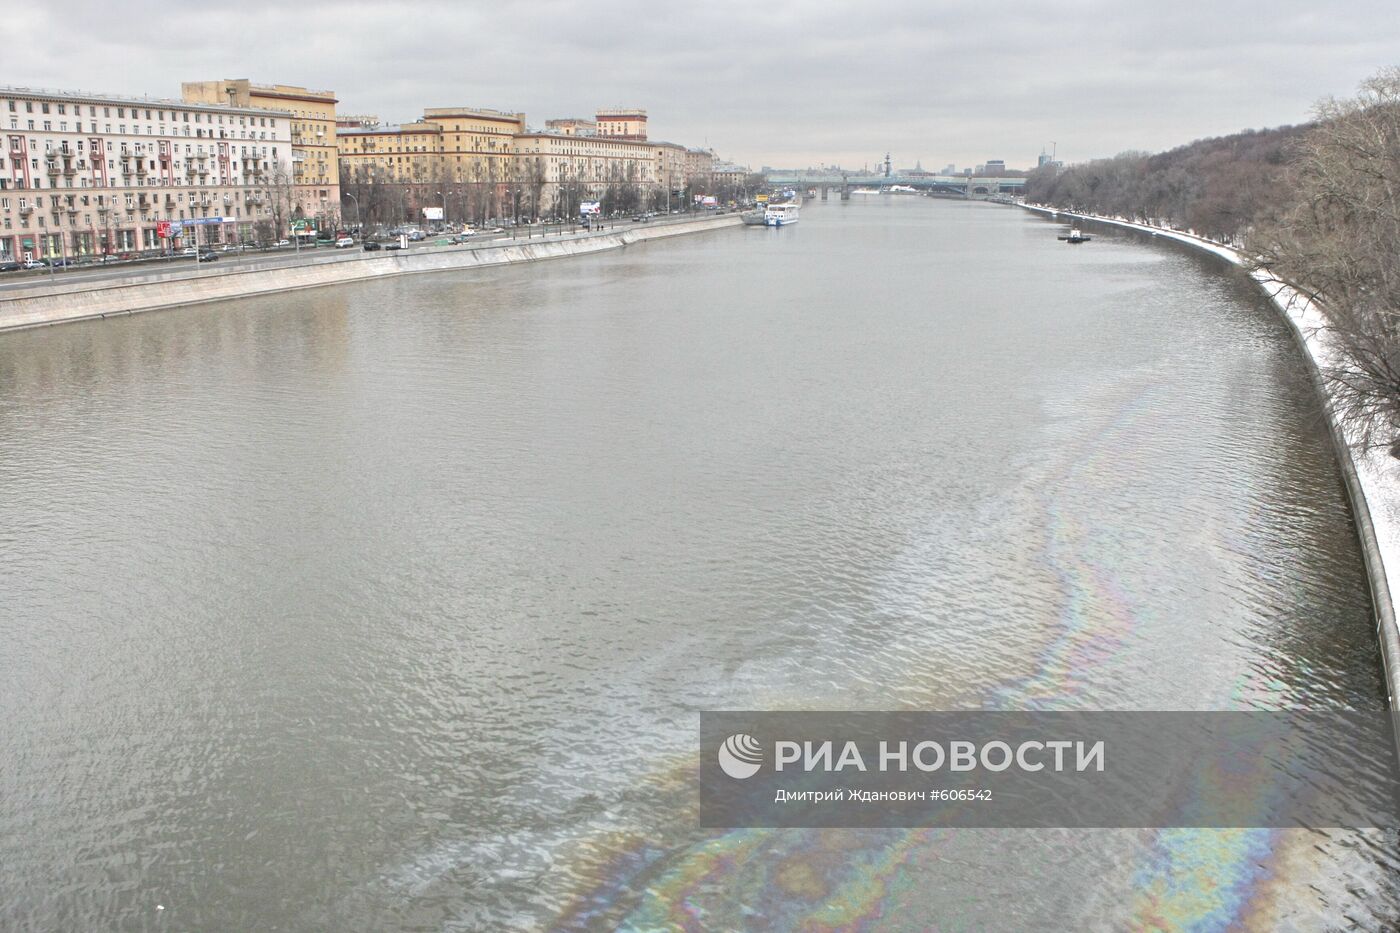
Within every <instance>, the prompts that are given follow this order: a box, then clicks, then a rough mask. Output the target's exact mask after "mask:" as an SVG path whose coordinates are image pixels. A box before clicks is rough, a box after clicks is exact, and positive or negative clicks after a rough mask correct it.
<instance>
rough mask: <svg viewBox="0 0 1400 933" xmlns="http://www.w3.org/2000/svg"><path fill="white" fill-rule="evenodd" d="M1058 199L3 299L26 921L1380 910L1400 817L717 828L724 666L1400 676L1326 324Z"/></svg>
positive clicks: (1033, 677)
mask: <svg viewBox="0 0 1400 933" xmlns="http://www.w3.org/2000/svg"><path fill="white" fill-rule="evenodd" d="M1056 232H1057V228H1056V227H1055V226H1054V225H1053V224H1051V223H1049V222H1047V221H1046V220H1045V219H1043V218H1040V217H1036V216H1032V215H1029V214H1027V213H1026V212H1022V211H1020V210H1016V209H1013V208H1009V207H1000V206H995V205H988V204H982V203H961V202H953V201H936V200H931V199H925V198H917V197H907V198H900V197H880V198H874V197H872V198H866V199H861V200H853V201H851V202H847V203H843V202H840V201H837V200H834V199H833V200H832V201H830V202H825V203H821V202H815V201H814V202H809V204H808V206H807V207H806V208H804V211H803V218H802V221H801V223H799V224H797V225H795V226H791V227H786V228H782V229H778V230H768V229H762V228H746V229H742V230H741V229H727V230H722V231H717V232H713V233H705V234H698V235H693V236H686V237H680V238H676V239H675V240H672V241H669V242H667V241H659V242H652V243H647V244H643V245H638V246H633V247H629V248H627V249H625V250H621V251H617V252H613V253H609V254H604V255H598V256H594V257H585V258H579V259H569V260H560V261H554V262H547V263H536V264H529V265H524V266H517V267H511V268H504V269H497V270H483V271H479V272H471V273H445V274H433V275H421V276H408V277H402V278H397V279H393V280H387V281H383V282H375V283H368V284H358V285H347V286H342V287H336V288H327V289H319V290H311V291H305V292H297V293H290V294H285V295H277V296H271V297H264V298H257V299H248V300H243V301H238V302H229V303H222V304H215V305H206V306H199V307H192V308H187V309H181V310H178V311H173V312H163V313H153V314H147V315H140V316H135V317H131V318H126V319H117V320H108V321H102V322H93V323H84V324H77V325H69V326H63V327H57V328H47V329H42V330H36V331H27V332H21V333H16V334H11V335H7V336H5V337H4V338H3V339H0V567H2V568H3V572H0V589H2V590H3V599H0V721H3V726H2V727H0V927H4V928H10V929H28V928H33V929H72V930H76V929H99V928H100V929H132V930H138V929H139V930H144V929H170V930H177V929H181V930H193V929H199V930H215V929H219V930H235V929H267V930H273V929H278V930H317V929H341V930H379V931H387V930H478V929H493V930H516V929H518V930H534V929H550V928H563V929H614V928H619V929H627V930H637V931H642V930H662V929H692V930H706V931H708V930H721V929H736V930H739V929H743V930H747V929H773V930H786V929H804V930H827V929H857V928H858V929H869V930H904V929H909V930H920V929H926V928H929V927H931V926H936V927H937V928H940V929H951V930H956V929H967V930H975V929H988V928H995V929H1025V930H1039V929H1123V928H1127V927H1138V928H1158V927H1154V926H1153V924H1157V925H1158V926H1160V927H1161V928H1183V927H1190V928H1194V929H1202V930H1209V929H1224V928H1226V927H1229V926H1236V927H1245V928H1249V927H1253V928H1258V929H1272V928H1276V927H1278V926H1292V927H1293V928H1297V929H1315V928H1318V927H1321V926H1343V925H1348V924H1350V925H1353V926H1356V927H1359V928H1362V929H1382V928H1384V927H1386V926H1388V925H1389V923H1390V920H1391V918H1392V917H1393V916H1394V915H1395V913H1396V912H1397V909H1400V908H1398V907H1397V905H1398V904H1400V891H1398V890H1397V885H1396V881H1395V879H1396V877H1397V876H1396V874H1395V872H1396V868H1397V866H1396V865H1395V863H1394V856H1393V855H1392V854H1390V853H1391V852H1392V851H1393V850H1394V846H1395V840H1394V838H1393V835H1390V834H1384V833H1379V832H1355V833H1331V834H1313V833H1305V832H1303V831H1287V832H1277V831H1267V830H1254V831H1205V830H1194V831H1186V830H1177V831H1171V830H1166V831H1154V830H1140V831H1139V830H1132V831H1129V830H1114V831H1108V830H1099V831H1087V830H1079V831H1068V830H1066V831H1011V830H981V831H962V832H952V831H934V830H921V831H907V832H890V831H825V832H821V831H796V830H791V831H770V830H743V831H732V832H723V833H715V832H702V831H700V830H698V829H696V828H695V825H696V824H695V799H694V798H695V791H694V786H693V784H694V768H695V760H696V759H695V756H696V724H697V721H698V711H699V710H702V709H714V708H719V709H982V708H990V709H1117V710H1132V709H1183V710H1191V709H1281V708H1293V707H1304V708H1319V709H1336V708H1356V709H1381V708H1383V706H1384V699H1383V697H1384V690H1383V686H1382V677H1381V671H1380V661H1379V653H1378V649H1377V646H1376V642H1375V637H1374V634H1373V632H1372V622H1371V606H1370V603H1369V597H1368V594H1367V589H1366V583H1365V578H1364V571H1363V569H1362V563H1361V557H1360V554H1359V549H1358V545H1357V541H1356V534H1355V531H1354V529H1353V526H1352V523H1351V516H1350V513H1349V510H1348V506H1347V503H1346V500H1345V494H1344V491H1343V487H1342V483H1341V480H1340V477H1339V473H1338V469H1337V465H1336V462H1335V457H1334V454H1333V451H1332V449H1331V447H1330V443H1329V440H1328V437H1327V434H1326V430H1325V427H1324V426H1323V424H1322V423H1321V422H1320V420H1319V419H1318V413H1317V402H1316V399H1315V397H1314V393H1313V390H1312V387H1311V385H1310V383H1309V380H1308V377H1307V374H1306V370H1305V367H1304V364H1303V362H1302V359H1301V357H1300V355H1299V353H1298V351H1297V350H1296V348H1295V347H1294V345H1293V343H1292V340H1291V338H1290V336H1289V334H1288V332H1287V330H1286V328H1285V326H1284V325H1283V324H1282V323H1281V322H1280V321H1279V320H1278V319H1277V318H1276V316H1275V314H1274V312H1272V311H1271V309H1270V308H1269V307H1268V305H1267V304H1266V303H1265V301H1264V300H1263V298H1262V297H1261V296H1260V295H1259V294H1257V292H1256V291H1254V290H1253V288H1252V286H1251V285H1250V284H1249V282H1248V281H1247V280H1246V279H1245V278H1244V277H1243V276H1242V275H1240V274H1239V273H1237V272H1233V271H1230V270H1228V269H1226V268H1224V266H1223V264H1222V263H1219V262H1216V261H1215V260H1213V259H1209V258H1203V257H1199V256H1196V255H1193V254H1191V253H1189V252H1187V251H1185V250H1183V249H1181V248H1178V247H1173V246H1171V245H1168V244H1163V243H1157V242H1154V241H1151V240H1149V239H1147V238H1144V237H1142V236H1139V235H1137V234H1133V233H1129V232H1125V231H1117V232H1115V231H1102V232H1100V233H1099V234H1098V235H1097V236H1096V237H1095V239H1094V241H1093V243H1091V244H1087V245H1084V246H1068V245H1066V244H1063V243H1060V242H1058V241H1057V240H1056V239H1055V234H1056Z"/></svg>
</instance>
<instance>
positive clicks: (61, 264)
mask: <svg viewBox="0 0 1400 933" xmlns="http://www.w3.org/2000/svg"><path fill="white" fill-rule="evenodd" d="M77 264H78V261H77V260H76V259H50V260H49V265H51V266H53V267H54V268H55V269H67V268H68V267H69V266H75V265H77Z"/></svg>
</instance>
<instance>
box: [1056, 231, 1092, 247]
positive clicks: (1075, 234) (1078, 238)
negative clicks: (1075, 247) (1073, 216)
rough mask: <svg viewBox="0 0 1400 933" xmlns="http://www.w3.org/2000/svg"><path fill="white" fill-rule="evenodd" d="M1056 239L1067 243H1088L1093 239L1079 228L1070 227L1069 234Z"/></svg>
mask: <svg viewBox="0 0 1400 933" xmlns="http://www.w3.org/2000/svg"><path fill="white" fill-rule="evenodd" d="M1056 239H1058V240H1063V241H1064V242H1066V243H1088V242H1089V241H1090V240H1092V239H1093V237H1091V236H1089V234H1087V233H1085V232H1083V231H1082V230H1080V229H1079V228H1078V227H1070V230H1069V233H1062V234H1060V235H1059V236H1058V237H1056Z"/></svg>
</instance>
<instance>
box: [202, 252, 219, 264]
mask: <svg viewBox="0 0 1400 933" xmlns="http://www.w3.org/2000/svg"><path fill="white" fill-rule="evenodd" d="M218 259H219V254H218V252H217V251H216V250H212V249H202V250H200V251H199V261H200V262H217V261H218Z"/></svg>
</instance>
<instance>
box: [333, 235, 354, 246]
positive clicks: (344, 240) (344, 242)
mask: <svg viewBox="0 0 1400 933" xmlns="http://www.w3.org/2000/svg"><path fill="white" fill-rule="evenodd" d="M354 245H355V241H354V240H353V239H351V238H350V237H348V236H343V237H341V238H340V239H338V240H336V241H335V248H336V249H346V248H347V247H351V246H354Z"/></svg>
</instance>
